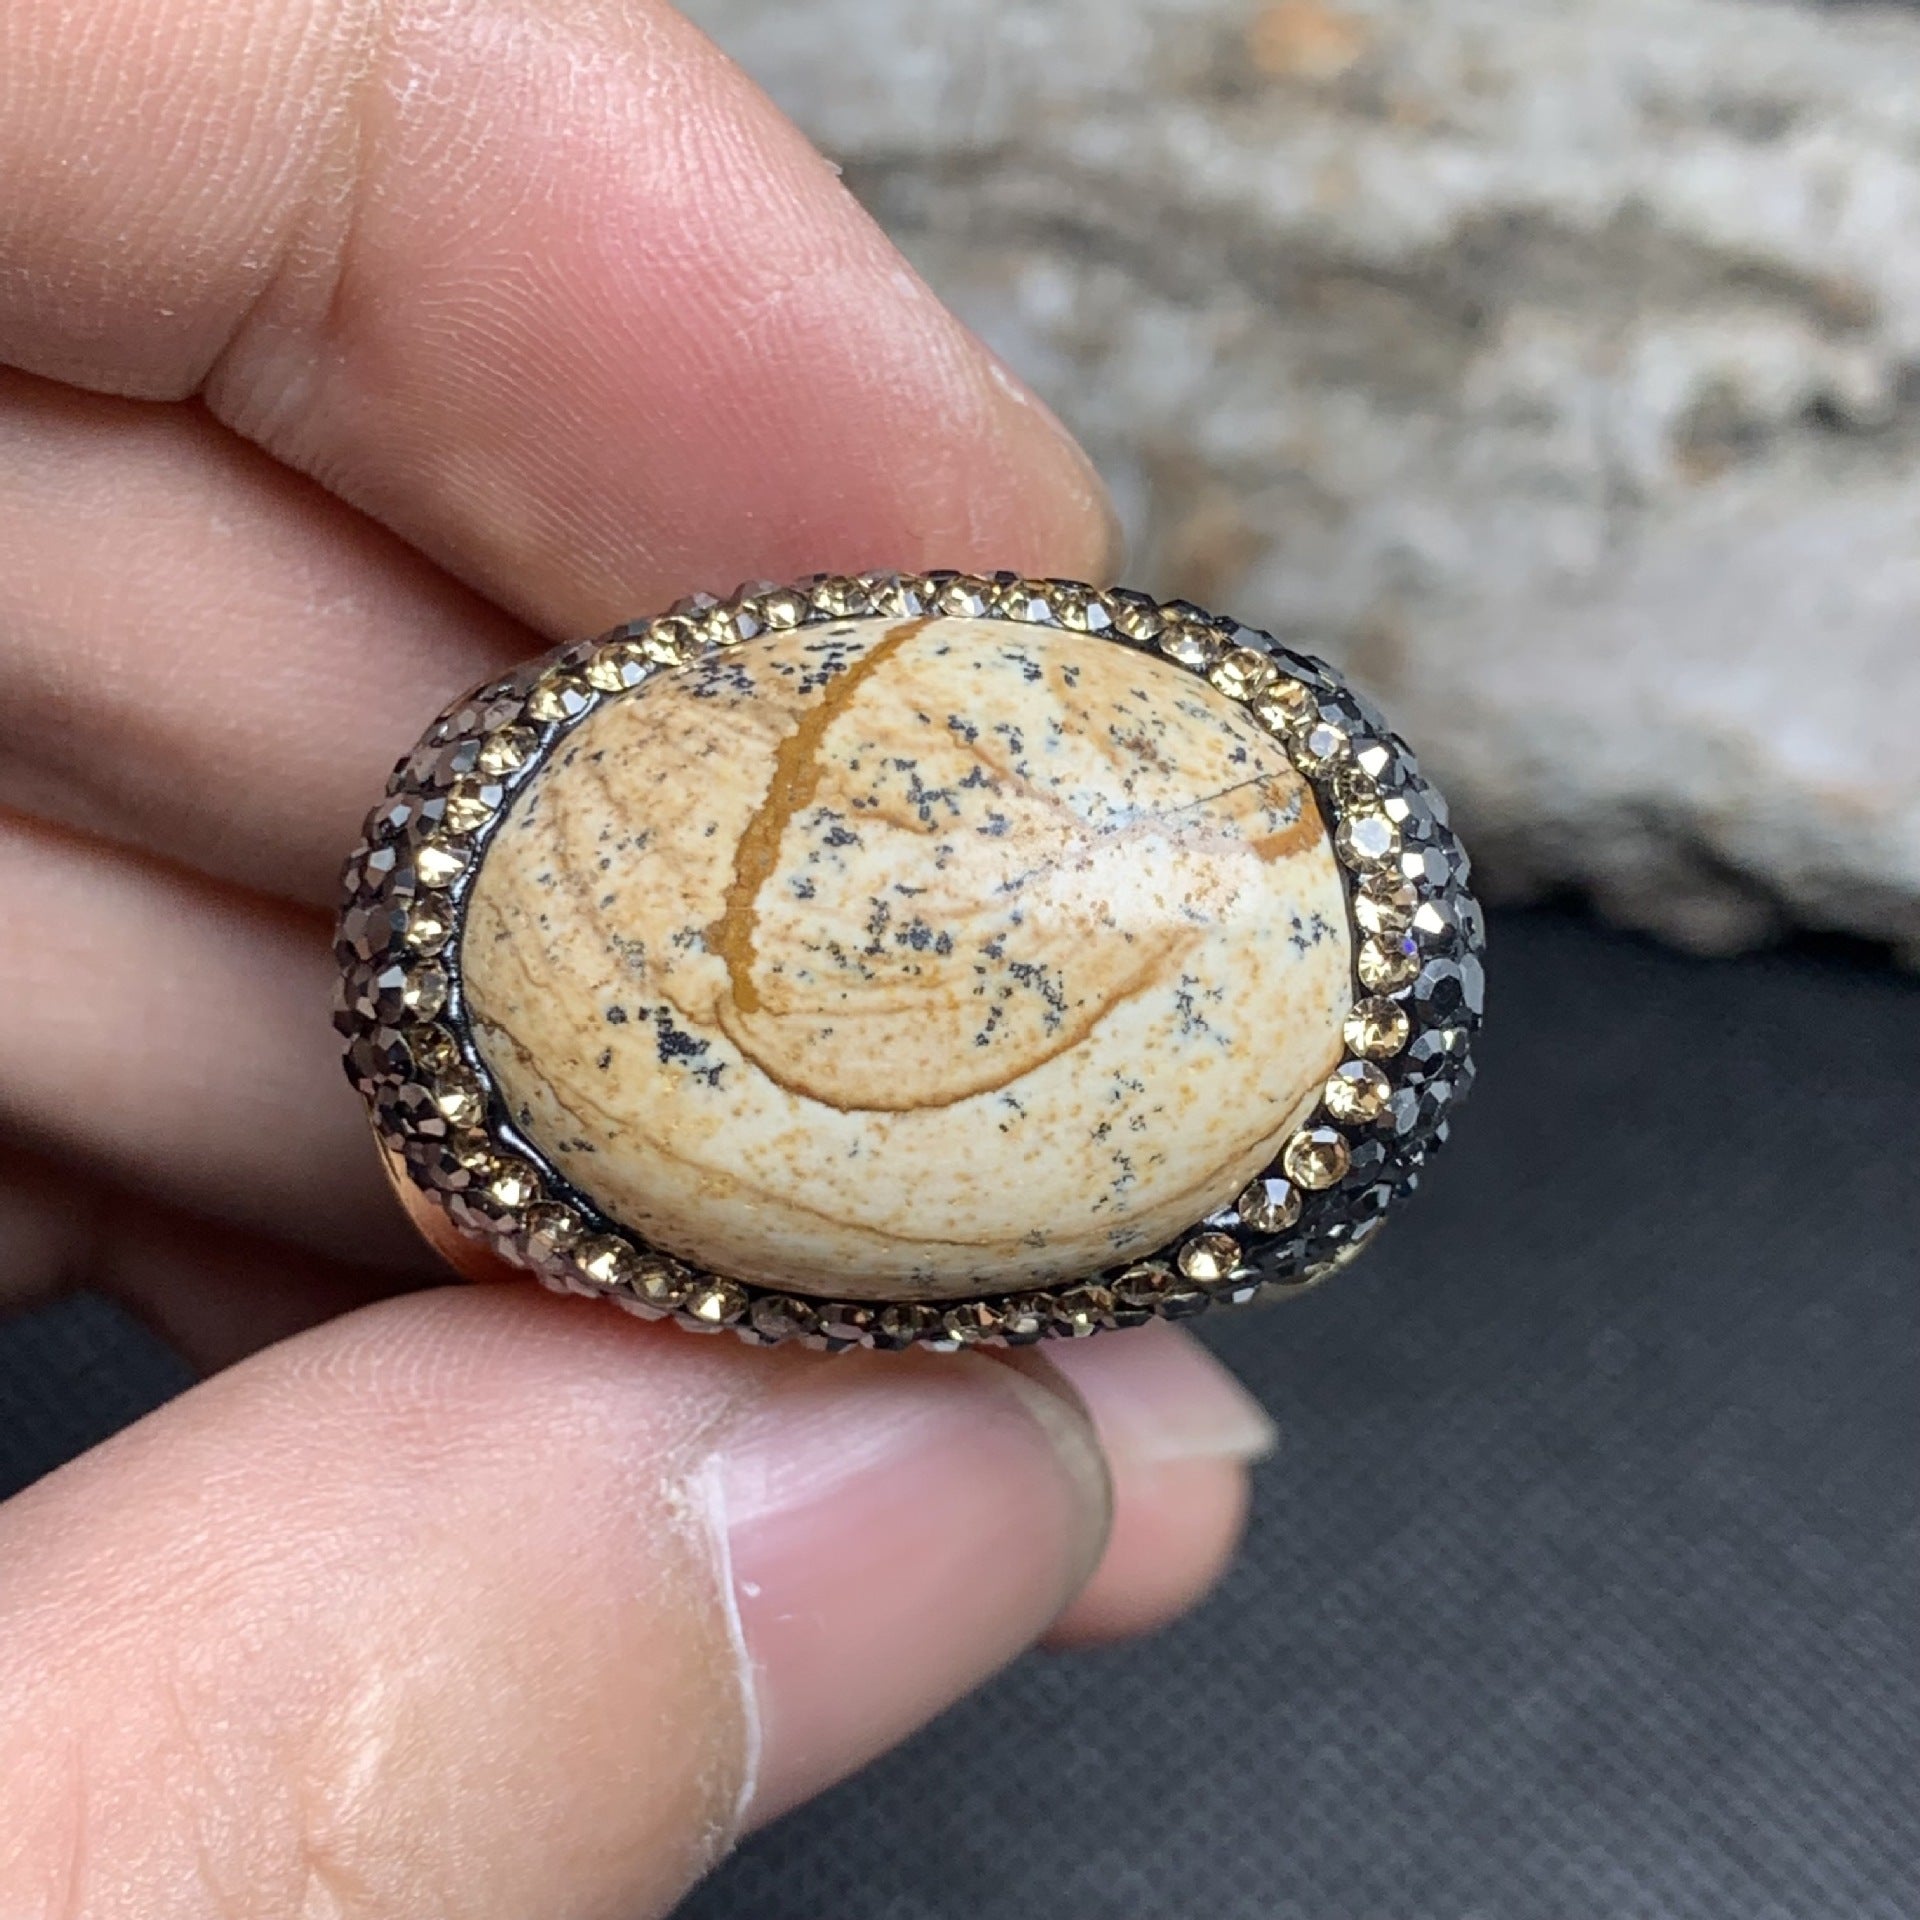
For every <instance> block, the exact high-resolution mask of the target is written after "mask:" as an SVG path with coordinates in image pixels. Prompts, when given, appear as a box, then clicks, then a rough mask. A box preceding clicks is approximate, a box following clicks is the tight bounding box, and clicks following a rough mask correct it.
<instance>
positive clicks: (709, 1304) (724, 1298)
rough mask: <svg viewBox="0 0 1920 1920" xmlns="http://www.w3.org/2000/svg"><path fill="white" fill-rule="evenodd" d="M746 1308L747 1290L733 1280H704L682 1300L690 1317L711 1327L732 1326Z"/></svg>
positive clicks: (684, 1308)
mask: <svg viewBox="0 0 1920 1920" xmlns="http://www.w3.org/2000/svg"><path fill="white" fill-rule="evenodd" d="M746 1310H747V1290H746V1288H745V1287H742V1286H739V1285H737V1284H736V1283H735V1282H734V1281H732V1280H702V1281H701V1282H700V1283H699V1285H697V1286H696V1287H695V1288H694V1289H693V1291H692V1292H691V1293H689V1294H688V1295H687V1297H686V1298H685V1300H683V1301H682V1302H681V1311H682V1312H683V1313H685V1314H686V1315H687V1317H688V1318H689V1319H691V1320H698V1321H700V1322H701V1323H702V1324H704V1325H706V1326H709V1327H726V1326H731V1325H732V1324H733V1322H734V1321H736V1320H738V1319H739V1318H740V1316H741V1315H742V1314H744V1313H745V1312H746Z"/></svg>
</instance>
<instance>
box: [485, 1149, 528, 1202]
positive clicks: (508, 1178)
mask: <svg viewBox="0 0 1920 1920" xmlns="http://www.w3.org/2000/svg"><path fill="white" fill-rule="evenodd" d="M486 1188H487V1192H488V1194H489V1195H490V1196H491V1197H492V1199H493V1200H494V1202H495V1204H496V1205H498V1206H501V1207H504V1208H505V1209H506V1211H507V1212H509V1213H518V1212H519V1211H520V1209H521V1208H522V1207H524V1206H527V1205H528V1204H529V1203H530V1202H532V1201H534V1200H537V1199H538V1198H539V1197H540V1181H539V1177H538V1175H536V1174H535V1172H534V1170H533V1169H532V1168H531V1167H530V1166H528V1165H527V1164H526V1162H525V1161H524V1160H508V1159H504V1158H503V1159H498V1160H495V1161H494V1162H493V1164H492V1165H491V1166H490V1167H488V1169H487V1171H486Z"/></svg>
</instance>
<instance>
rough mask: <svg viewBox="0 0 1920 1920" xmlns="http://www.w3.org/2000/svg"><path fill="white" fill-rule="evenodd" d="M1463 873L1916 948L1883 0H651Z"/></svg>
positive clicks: (1906, 412) (1906, 349)
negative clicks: (812, 158) (1331, 724)
mask: <svg viewBox="0 0 1920 1920" xmlns="http://www.w3.org/2000/svg"><path fill="white" fill-rule="evenodd" d="M688 11H689V12H690V13H691V14H692V15H693V17H694V18H695V19H696V20H698V21H699V22H700V23H701V24H702V25H703V26H705V27H706V28H707V30H708V31H709V32H710V33H712V34H713V35H714V37H715V38H716V39H717V40H719V41H720V43H721V44H722V45H723V46H725V47H726V48H727V49H728V50H729V51H731V52H732V53H733V54H735V55H736V56H737V57H738V58H739V59H740V60H741V61H742V62H743V64H745V65H746V66H747V68H748V69H749V70H750V71H752V72H753V73H754V74H755V75H756V76H757V77H758V78H759V79H760V80H761V81H762V82H763V83H764V84H765V85H766V86H767V87H768V88H769V89H770V90H771V91H772V92H773V94H774V95H775V96H776V97H777V98H778V99H779V100H780V102H781V103H782V104H783V105H784V106H785V107H786V108H787V110H788V111H789V112H790V113H792V114H793V115H794V116H795V117H796V118H797V119H798V120H799V122H800V123H801V125H802V126H804V127H805V128H806V129H807V130H808V131H809V132H810V133H811V134H812V136H813V137H814V138H815V139H816V140H817V141H818V142H819V144H820V145H821V146H822V148H823V149H824V150H825V151H826V152H827V153H828V154H829V155H830V156H832V157H833V158H834V159H835V160H837V161H838V162H839V163H840V164H841V165H842V166H843V167H844V169H845V174H846V178H847V181H848V184H849V185H850V186H851V187H852V188H853V190H854V191H855V192H856V193H857V194H858V195H859V196H860V198H861V199H862V200H863V201H864V202H865V203H866V204H867V205H868V206H869V207H870V208H872V209H873V211H874V212H875V213H876V214H877V215H878V216H879V218H880V219H881V220H882V221H883V222H884V223H885V224H886V226H887V227H888V228H889V229H890V230H891V231H892V233H893V234H894V235H895V236H896V238H897V239H898V241H899V242H900V244H901V245H902V246H903V248H904V249H905V251H906V252H907V254H908V255H909V256H910V257H911V258H912V259H913V261H914V262H915V263H916V265H918V266H919V267H920V268H921V270H922V271H923V272H924V273H925V274H926V275H927V277H928V278H929V279H930V280H931V281H932V282H933V283H934V284H935V286H937V287H938V288H939V289H940V291H941V292H942V294H943V295H944V296H945V297H946V298H947V299H948V301H949V302H950V303H951V304H953V305H954V306H955V307H956V308H957V309H958V310H959V311H960V312H961V313H962V314H963V315H964V316H965V317H966V318H967V319H968V320H969V321H970V322H971V323H972V324H973V325H974V326H975V327H976V328H977V329H978V330H979V331H980V332H981V333H982V334H983V335H985V336H986V337H987V338H988V339H989V340H990V341H992V342H993V343H994V344H995V345H996V346H997V347H998V348H1000V349H1001V351H1002V352H1003V353H1004V354H1005V355H1006V356H1007V357H1008V359H1009V360H1010V361H1011V362H1012V363H1013V364H1015V365H1016V366H1017V367H1018V368H1019V369H1020V370H1021V372H1022V373H1023V374H1025V375H1027V376H1028V377H1029V378H1031V379H1033V380H1034V381H1035V382H1036V384H1037V385H1038V386H1039V387H1040V389H1041V390H1042V391H1043V392H1044V393H1045V394H1046V395H1047V397H1048V398H1049V400H1050V401H1051V402H1052V403H1053V404H1054V405H1055V406H1056V408H1057V409H1058V410H1059V412H1060V413H1061V414H1062V415H1063V416H1064V417H1065V418H1066V419H1067V420H1068V421H1069V422H1070V423H1071V424H1072V426H1073V427H1074V428H1075V429H1076V430H1077V431H1078V432H1079V434H1080V435H1081V436H1082V438H1083V439H1084V440H1085V441H1086V443H1087V444H1088V446H1089V447H1090V448H1091V449H1092V451H1093V453H1094V455H1095V457H1096V458H1097V459H1098V460H1099V462H1100V463H1101V465H1102V467H1103V468H1104V470H1105V472H1106V473H1107V475H1108V476H1109V479H1110V481H1111V483H1112V484H1113V486H1114V489H1115V491H1116V493H1117V495H1118V497H1119V500H1120V503H1121V507H1122V511H1123V513H1124V515H1125V518H1126V520H1127V522H1128V525H1129V529H1130V531H1131V534H1132V537H1133V559H1132V563H1131V564H1130V566H1129V569H1128V575H1129V578H1130V579H1132V580H1133V581H1135V582H1136V583H1139V584H1144V585H1149V586H1154V587H1157V588H1159V589H1161V590H1164V591H1170V592H1182V593H1187V594H1190V595H1192V596H1193V597H1194V598H1196V599H1199V600H1201V601H1203V602H1206V603H1209V604H1213V605H1216V606H1218V607H1220V608H1221V609H1222V610H1223V611H1230V612H1234V613H1237V614H1239V615H1241V617H1243V618H1246V619H1249V620H1252V621H1254V622H1255V623H1256V624H1260V625H1267V626H1277V627H1278V628H1279V629H1280V630H1282V631H1284V632H1287V633H1288V634H1289V635H1290V636H1291V637H1298V638H1301V639H1304V640H1305V642H1306V643H1307V644H1309V645H1311V646H1313V647H1314V648H1315V649H1316V650H1318V651H1321V652H1324V653H1325V654H1327V655H1328V656H1329V657H1331V658H1334V659H1336V660H1338V661H1340V662H1342V663H1343V664H1345V665H1346V666H1347V667H1348V668H1350V669H1351V670H1352V671H1353V672H1354V673H1355V675H1356V676H1357V677H1358V678H1359V679H1360V680H1361V681H1362V682H1363V683H1365V684H1366V685H1368V686H1369V687H1370V688H1371V689H1372V690H1373V691H1375V692H1376V693H1378V694H1379V695H1380V696H1381V697H1382V699H1383V700H1385V701H1386V702H1387V703H1388V705H1389V709H1390V711H1391V712H1392V713H1393V715H1394V716H1395V718H1396V720H1397V721H1398V722H1399V724H1401V725H1402V726H1403V727H1404V729H1405V730H1406V732H1407V733H1408V734H1409V736H1411V737H1412V739H1413V740H1414V741H1415V743H1416V745H1417V746H1418V748H1419V750H1420V752H1421V755H1422V758H1423V760H1424V761H1425V762H1426V763H1427V764H1428V766H1429V767H1430V768H1432V769H1433V770H1434V771H1435V772H1436V773H1437V774H1438V775H1440V776H1441V777H1442V779H1443V780H1444V782H1445V784H1446V786H1447V789H1448V791H1449V794H1450V795H1451V796H1452V797H1453V799H1454V801H1455V810H1456V813H1457V814H1458V815H1459V816H1460V818H1461V820H1462V823H1463V825H1464V827H1465V828H1466V830H1467V832H1468V833H1469V834H1470V836H1471V844H1472V845H1473V847H1474V849H1475V852H1476V854H1477V856H1478V858H1479V863H1480V867H1481V871H1482V875H1483V878H1484V879H1485V881H1486V882H1487V886H1488V891H1489V892H1490V893H1492V894H1494V895H1495V896H1496V897H1507V898H1514V897H1525V896H1527V895H1529V894H1534V893H1539V892H1542V891H1548V890H1553V889H1558V888H1563V887H1568V886H1572V887H1576V888H1578V889H1580V890H1581V891H1582V892H1584V893H1585V894H1587V895H1588V896H1589V897H1590V898H1592V899H1594V900H1595V901H1596V902H1597V903H1598V904H1599V905H1600V907H1601V908H1602V909H1603V910H1604V911H1605V912H1607V913H1609V914H1611V915H1612V916H1614V917H1615V918H1617V919H1619V920H1621V921H1624V922H1626V923H1629V924H1631V925H1634V926H1638V927H1641V928H1644V929H1648V930H1650V931H1653V932H1656V933H1658V934H1660V935H1663V936H1665V937H1667V938H1669V939H1672V940H1674V941H1677V942H1679V943H1681V944H1682V945H1685V946H1688V947H1692V948H1696V949H1700V950H1705V951H1731V950H1734V949H1737V948H1740V947H1743V946H1747V945H1752V944H1756V943H1759V942H1762V941H1765V940H1767V939H1769V938H1771V937H1773V936H1775V935H1776V934H1777V933H1779V932H1780V931H1781V930H1783V929H1785V928H1788V927H1802V928H1814V929H1826V930H1833V931H1839V932H1844V933H1849V934H1855V935H1860V936H1864V937H1866V938H1869V939H1872V940H1876V941H1884V942H1887V943H1889V944H1890V946H1891V947H1892V949H1893V950H1894V951H1895V952H1896V953H1897V954H1899V955H1900V956H1901V957H1903V958H1905V959H1906V960H1908V961H1909V962H1914V961H1920V747H1916V741H1917V740H1920V638H1916V635H1917V634H1920V538H1917V536H1920V14H1915V13H1909V12H1907V11H1906V10H1904V9H1896V8H1891V7H1860V6H1835V5H1828V6H1821V5H1814V4H1809V3H1807V0H1800V3H1797V4H1787V3H1784V0H1550V3H1548V0H914V4H912V5H906V4H902V0H806V4H804V5H797V4H774V0H689V4H688Z"/></svg>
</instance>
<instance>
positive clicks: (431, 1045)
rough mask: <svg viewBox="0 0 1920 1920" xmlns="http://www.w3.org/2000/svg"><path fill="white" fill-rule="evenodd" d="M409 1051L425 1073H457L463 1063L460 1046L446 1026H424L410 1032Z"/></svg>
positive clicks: (415, 1063) (408, 1038)
mask: <svg viewBox="0 0 1920 1920" xmlns="http://www.w3.org/2000/svg"><path fill="white" fill-rule="evenodd" d="M407 1052H408V1054H409V1055H411V1057H412V1059H413V1064H414V1065H415V1066H416V1067H417V1068H418V1069H419V1070H420V1071H421V1072H422V1073H423V1074H434V1075H439V1074H443V1073H457V1072H459V1071H460V1069H461V1066H462V1064H463V1063H462V1061H461V1059H460V1048H459V1046H458V1044H457V1043H456V1042H455V1040H454V1037H453V1035H452V1034H450V1033H449V1032H448V1031H447V1030H446V1028H445V1027H422V1028H421V1029H420V1030H419V1032H417V1033H410V1034H408V1035H407Z"/></svg>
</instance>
